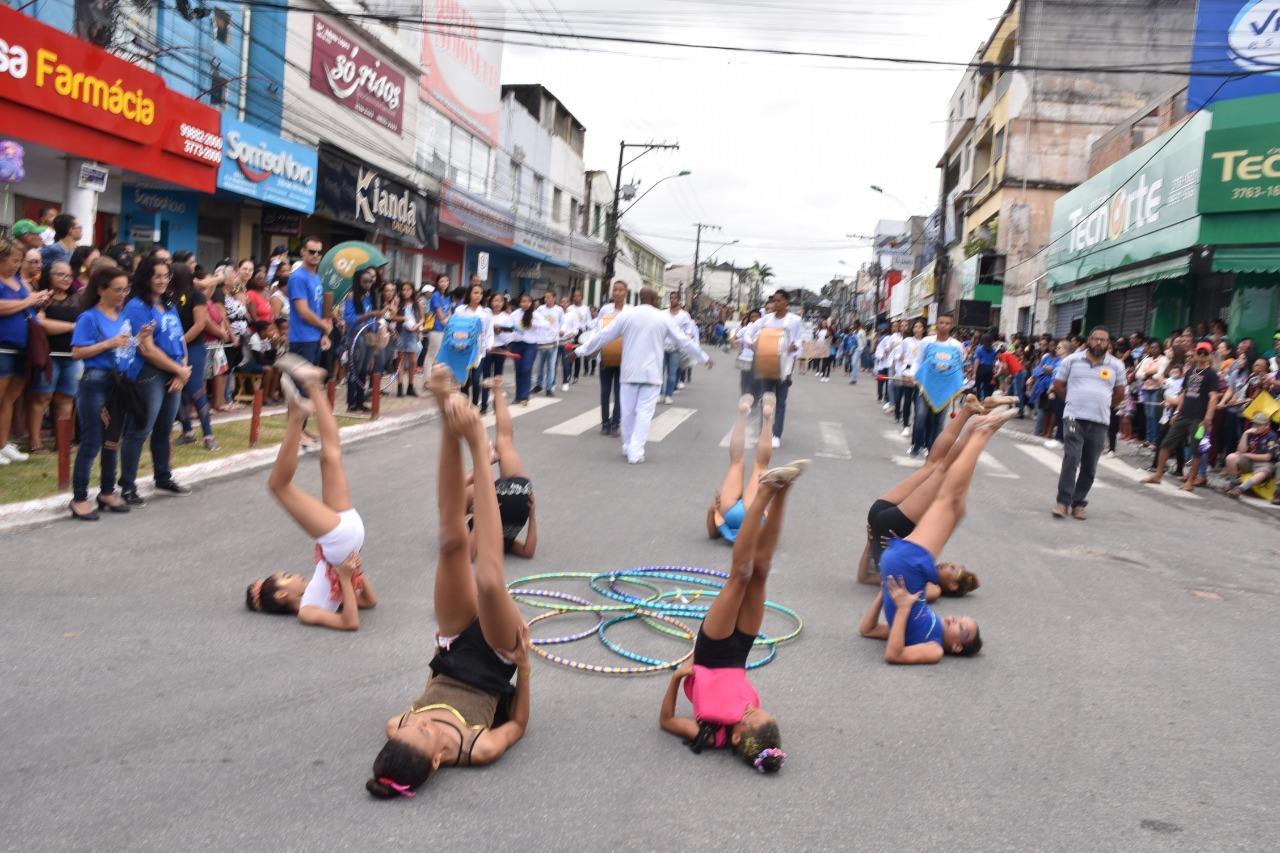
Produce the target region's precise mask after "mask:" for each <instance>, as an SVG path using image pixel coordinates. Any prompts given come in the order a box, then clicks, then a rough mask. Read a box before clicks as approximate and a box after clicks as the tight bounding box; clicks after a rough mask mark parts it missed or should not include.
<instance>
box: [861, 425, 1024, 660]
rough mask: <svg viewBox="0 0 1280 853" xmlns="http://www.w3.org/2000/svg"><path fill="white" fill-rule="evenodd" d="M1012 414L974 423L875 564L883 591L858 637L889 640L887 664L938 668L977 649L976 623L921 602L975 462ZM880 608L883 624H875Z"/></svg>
mask: <svg viewBox="0 0 1280 853" xmlns="http://www.w3.org/2000/svg"><path fill="white" fill-rule="evenodd" d="M1017 415H1018V412H1017V410H1015V409H1013V408H1001V409H998V410H996V411H994V412H992V413H991V414H989V415H983V416H982V417H979V418H975V419H973V421H972V423H973V428H972V430H971V431H970V433H969V436H968V438H967V439H966V441H965V443H964V447H963V449H961V450H960V452H959V454H958V455H957V457H956V459H955V461H954V462H953V463H952V464H951V466H950V467H949V468H948V469H947V474H946V477H945V478H944V479H943V481H942V487H941V488H940V489H939V490H938V494H937V496H936V497H935V498H934V500H933V503H932V504H930V505H929V508H928V509H927V510H925V513H924V517H923V518H921V519H920V521H919V523H918V524H916V526H915V530H913V531H912V532H911V534H910V535H909V536H907V537H906V538H905V539H894V540H893V541H891V542H890V543H889V547H888V548H886V549H885V552H884V556H883V557H882V558H881V560H880V574H881V577H883V578H884V581H883V586H882V587H881V591H880V594H879V595H877V596H876V600H875V601H874V602H872V604H871V606H870V607H869V608H867V612H866V613H865V614H864V615H863V617H862V624H861V625H860V626H859V629H858V632H859V633H860V634H862V636H864V637H871V638H873V639H877V640H887V641H888V645H887V646H886V647H885V652H884V659H885V662H886V663H895V664H924V663H937V662H938V661H940V660H942V656H943V655H944V654H952V655H961V656H963V657H972V656H973V655H976V654H977V653H978V651H979V650H980V649H981V648H982V637H981V635H980V634H979V633H978V623H977V622H975V621H974V620H973V619H971V618H970V617H968V616H947V617H939V616H938V615H937V614H936V613H935V612H934V610H933V608H932V607H930V606H929V604H928V603H927V602H926V601H925V588H926V586H927V585H928V584H931V583H932V584H937V583H939V577H938V562H937V561H938V558H939V557H940V556H941V555H942V549H943V547H944V546H945V545H946V544H947V540H948V539H950V538H951V534H952V533H954V532H955V529H956V527H957V526H958V525H959V524H960V519H962V518H964V514H965V502H966V500H967V499H968V494H969V485H970V484H971V483H972V482H973V472H974V469H975V468H977V466H978V458H979V457H980V456H981V455H982V452H983V451H984V450H985V449H986V447H987V443H988V442H990V441H991V437H992V436H994V435H995V434H996V430H998V429H1000V427H1001V426H1003V425H1004V424H1005V423H1007V422H1008V421H1009V420H1011V419H1012V418H1015V417H1017ZM881 608H883V609H884V614H885V621H884V622H881V621H880V610H881Z"/></svg>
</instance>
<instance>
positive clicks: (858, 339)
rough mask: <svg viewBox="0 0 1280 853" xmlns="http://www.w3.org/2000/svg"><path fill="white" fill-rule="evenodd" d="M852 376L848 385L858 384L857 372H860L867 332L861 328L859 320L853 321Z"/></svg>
mask: <svg viewBox="0 0 1280 853" xmlns="http://www.w3.org/2000/svg"><path fill="white" fill-rule="evenodd" d="M853 335H854V338H853V339H854V344H853V358H852V362H853V377H852V378H851V379H850V380H849V384H850V385H857V384H858V374H859V373H860V372H862V351H863V350H865V349H866V348H867V332H866V330H865V329H863V328H862V321H861V320H854V321H853Z"/></svg>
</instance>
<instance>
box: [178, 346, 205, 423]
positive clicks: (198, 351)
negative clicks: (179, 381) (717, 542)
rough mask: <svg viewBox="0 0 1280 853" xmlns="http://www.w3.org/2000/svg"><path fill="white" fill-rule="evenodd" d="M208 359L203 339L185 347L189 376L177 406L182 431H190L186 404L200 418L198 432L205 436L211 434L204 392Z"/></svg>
mask: <svg viewBox="0 0 1280 853" xmlns="http://www.w3.org/2000/svg"><path fill="white" fill-rule="evenodd" d="M208 359H209V350H208V349H207V348H206V347H205V345H204V341H195V342H193V343H191V344H190V345H189V346H188V347H187V362H188V363H189V364H190V365H191V378H190V379H188V380H187V384H186V386H184V387H183V389H182V398H181V401H180V405H179V407H178V420H179V421H180V422H181V423H182V431H183V432H184V433H188V432H191V417H190V416H189V415H188V414H187V406H190V407H191V408H193V409H195V410H196V415H197V416H198V417H199V418H200V432H201V433H203V434H204V437H205V438H208V437H209V436H211V435H213V424H212V423H211V422H210V420H209V399H208V398H207V397H206V396H205V393H204V363H205V362H206V361H208Z"/></svg>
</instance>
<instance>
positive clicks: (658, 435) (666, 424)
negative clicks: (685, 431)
mask: <svg viewBox="0 0 1280 853" xmlns="http://www.w3.org/2000/svg"><path fill="white" fill-rule="evenodd" d="M696 411H698V410H697V409H681V408H680V407H678V406H672V407H671V408H669V409H667V410H666V411H664V412H663V413H662V414H660V415H658V416H657V417H655V418H654V419H653V425H652V426H650V427H649V441H650V442H652V443H657V442H659V441H662V440H663V439H664V438H666V437H667V436H669V435H671V433H673V432H675V429H676V427H678V426H680V424H682V423H684V422H685V421H687V420H688V419H689V418H691V417H693V413H694V412H696Z"/></svg>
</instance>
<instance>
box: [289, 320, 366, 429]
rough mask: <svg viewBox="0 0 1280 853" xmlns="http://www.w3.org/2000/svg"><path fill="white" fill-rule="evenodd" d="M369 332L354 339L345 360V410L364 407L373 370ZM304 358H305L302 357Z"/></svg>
mask: <svg viewBox="0 0 1280 853" xmlns="http://www.w3.org/2000/svg"><path fill="white" fill-rule="evenodd" d="M370 334H371V333H370V332H365V333H364V334H363V335H360V336H358V337H357V338H356V341H355V345H354V346H353V347H352V348H351V355H350V356H349V357H348V359H347V409H348V410H350V409H355V408H358V407H360V406H363V405H364V400H365V386H366V385H367V384H368V383H369V371H370V370H371V369H372V368H373V357H374V352H373V347H371V346H369V341H370V340H371V338H370ZM304 358H305V356H304Z"/></svg>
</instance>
